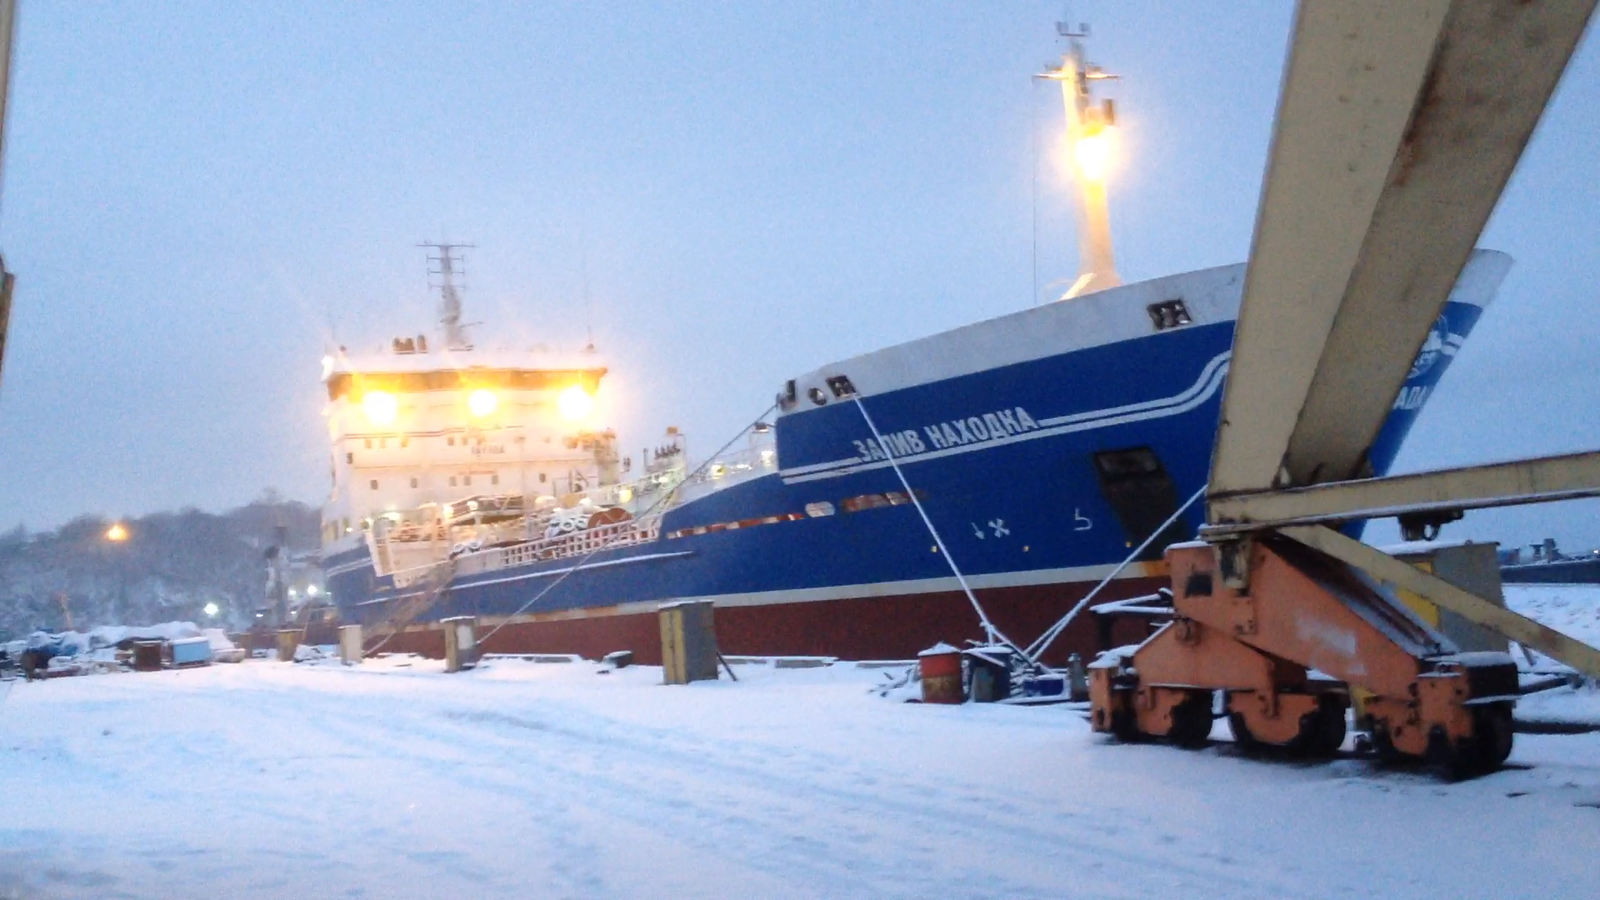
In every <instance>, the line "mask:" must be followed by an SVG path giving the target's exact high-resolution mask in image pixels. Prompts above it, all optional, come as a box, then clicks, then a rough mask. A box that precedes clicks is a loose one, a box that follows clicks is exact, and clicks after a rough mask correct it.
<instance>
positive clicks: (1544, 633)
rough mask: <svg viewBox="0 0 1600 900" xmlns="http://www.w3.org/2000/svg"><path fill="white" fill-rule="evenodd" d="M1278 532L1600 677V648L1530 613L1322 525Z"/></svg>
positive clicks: (1468, 619) (1584, 671)
mask: <svg viewBox="0 0 1600 900" xmlns="http://www.w3.org/2000/svg"><path fill="white" fill-rule="evenodd" d="M1279 533H1280V534H1283V535H1284V536H1286V537H1289V538H1292V539H1294V540H1296V541H1299V542H1300V543H1302V544H1305V545H1306V546H1308V547H1311V548H1312V549H1314V550H1320V551H1322V552H1323V553H1326V554H1327V555H1329V556H1331V557H1333V558H1334V559H1337V560H1340V561H1342V562H1345V563H1347V564H1349V565H1351V566H1354V567H1355V568H1357V569H1360V570H1361V571H1363V572H1366V573H1367V574H1368V575H1370V576H1372V577H1373V578H1376V579H1378V580H1379V581H1387V582H1389V583H1390V584H1392V585H1395V586H1396V587H1401V588H1404V589H1405V590H1408V591H1410V592H1412V593H1413V594H1416V595H1417V596H1419V597H1422V598H1424V599H1426V600H1428V601H1429V602H1432V603H1434V604H1437V605H1438V606H1439V608H1441V609H1447V610H1449V611H1451V612H1453V613H1455V614H1457V615H1459V616H1461V617H1462V618H1464V619H1466V620H1467V621H1469V622H1473V623H1476V624H1478V625H1482V626H1483V627H1484V628H1487V629H1489V630H1490V631H1493V632H1495V633H1497V634H1501V635H1504V636H1505V637H1507V638H1509V639H1511V640H1513V641H1516V642H1517V643H1519V644H1521V645H1522V646H1524V647H1530V648H1532V649H1534V650H1537V651H1539V652H1540V653H1543V654H1545V655H1547V656H1550V657H1553V658H1555V659H1558V660H1560V661H1562V662H1564V663H1566V664H1567V665H1569V666H1571V667H1573V668H1574V669H1577V670H1578V671H1579V672H1582V673H1583V674H1585V675H1588V676H1590V677H1593V678H1600V650H1596V649H1595V648H1593V647H1591V646H1589V645H1588V644H1585V643H1583V642H1582V641H1579V640H1576V639H1574V638H1571V637H1568V636H1567V635H1564V634H1562V633H1561V632H1559V631H1556V630H1555V629H1553V628H1550V627H1548V626H1545V625H1540V624H1539V623H1538V622H1535V621H1534V620H1532V619H1530V618H1528V617H1527V616H1522V615H1518V614H1517V613H1514V612H1512V611H1511V610H1509V609H1504V608H1502V607H1499V606H1496V605H1494V604H1493V603H1490V602H1489V601H1487V600H1485V599H1483V598H1482V597H1479V596H1477V595H1476V594H1473V593H1471V592H1469V591H1465V590H1462V589H1461V588H1458V587H1456V586H1455V585H1453V584H1451V583H1450V582H1448V581H1445V580H1444V579H1442V578H1438V577H1435V576H1433V575H1430V574H1429V573H1427V572H1424V571H1422V570H1421V569H1419V568H1417V567H1416V566H1413V565H1411V564H1409V563H1406V562H1402V561H1400V560H1398V559H1395V558H1394V557H1392V556H1390V555H1389V554H1387V553H1384V552H1383V551H1381V550H1377V549H1374V548H1372V547H1369V546H1367V545H1366V544H1363V543H1361V542H1360V541H1358V540H1355V539H1353V538H1348V537H1345V536H1344V535H1342V534H1340V533H1339V532H1337V531H1334V530H1333V529H1331V528H1327V527H1324V526H1321V525H1310V526H1302V527H1295V528H1284V529H1281V530H1280V532H1279Z"/></svg>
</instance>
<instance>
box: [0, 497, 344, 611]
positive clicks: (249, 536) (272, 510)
mask: <svg viewBox="0 0 1600 900" xmlns="http://www.w3.org/2000/svg"><path fill="white" fill-rule="evenodd" d="M110 524H111V523H110V522H109V521H107V520H105V519H101V518H98V517H83V518H79V519H75V520H73V521H72V522H69V523H67V524H66V525H63V526H62V527H61V528H59V529H56V530H54V531H45V532H37V533H29V532H26V531H24V530H22V529H17V530H14V531H12V532H10V533H7V534H5V535H3V536H0V637H3V636H4V635H5V633H6V632H10V633H11V634H12V635H25V634H27V633H28V632H29V631H32V630H34V629H44V630H47V631H61V630H63V629H65V628H66V625H67V622H66V614H65V613H63V606H65V608H66V610H67V611H68V612H70V614H71V616H72V619H73V622H72V624H73V625H74V626H75V627H76V628H78V629H79V630H83V629H86V628H89V627H92V626H95V625H106V624H127V625H148V624H153V623H156V622H165V621H169V620H172V619H196V620H198V619H199V618H200V614H201V612H200V611H201V609H202V607H204V606H205V604H206V603H208V602H215V603H216V604H217V605H218V606H219V607H221V608H222V611H223V612H222V616H221V617H220V618H221V619H222V621H220V622H219V624H222V625H226V626H232V627H242V626H244V625H246V624H248V621H249V616H250V613H251V610H252V609H254V608H255V607H256V606H258V605H260V603H261V596H262V589H263V588H262V586H263V584H264V583H265V567H264V563H263V559H262V554H263V552H264V551H265V549H266V548H267V547H269V546H271V545H272V543H273V540H274V532H275V528H276V526H278V525H283V526H285V527H286V528H287V529H288V539H289V546H290V547H291V549H293V550H296V551H314V550H315V549H316V548H317V544H318V529H319V521H318V513H317V511H316V510H315V509H313V508H311V507H309V506H306V505H305V504H303V503H294V502H278V501H273V500H263V501H259V502H256V503H252V504H250V505H248V506H244V507H240V508H238V509H235V510H230V511H229V512H225V513H222V514H220V515H218V514H213V513H206V512H200V511H198V510H192V509H190V510H184V511H181V512H176V513H158V514H155V515H150V516H145V517H143V518H139V519H132V520H128V521H127V522H126V523H125V524H126V528H127V531H128V539H127V540H126V541H123V542H121V543H114V542H111V541H107V540H106V539H105V532H106V529H107V527H108V526H109V525H110Z"/></svg>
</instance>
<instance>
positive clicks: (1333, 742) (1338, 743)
mask: <svg viewBox="0 0 1600 900" xmlns="http://www.w3.org/2000/svg"><path fill="white" fill-rule="evenodd" d="M1344 713H1345V704H1344V703H1343V702H1341V700H1340V698H1339V697H1337V696H1335V695H1333V694H1324V695H1323V696H1322V698H1321V699H1320V700H1319V701H1318V703H1317V709H1316V711H1315V712H1309V713H1306V714H1305V715H1303V716H1301V717H1300V733H1299V734H1298V735H1296V736H1295V739H1294V741H1293V742H1292V743H1291V744H1290V746H1289V749H1290V750H1292V751H1293V752H1295V753H1300V754H1304V755H1306V756H1332V755H1334V754H1335V753H1338V752H1339V748H1340V747H1342V746H1344V736H1345V721H1344V718H1345V716H1344Z"/></svg>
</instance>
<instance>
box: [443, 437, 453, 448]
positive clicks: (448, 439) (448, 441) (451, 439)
mask: <svg viewBox="0 0 1600 900" xmlns="http://www.w3.org/2000/svg"><path fill="white" fill-rule="evenodd" d="M444 442H445V443H446V444H449V445H450V446H452V447H454V446H455V445H456V439H455V438H454V437H447V438H445V439H444Z"/></svg>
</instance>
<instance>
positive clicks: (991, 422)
mask: <svg viewBox="0 0 1600 900" xmlns="http://www.w3.org/2000/svg"><path fill="white" fill-rule="evenodd" d="M1038 430H1039V423H1038V422H1037V421H1035V420H1034V418H1033V416H1030V415H1028V411H1027V410H1025V409H1023V408H1022V407H1020V406H1015V407H1012V408H1011V409H1002V410H998V411H996V412H989V413H984V414H983V415H981V416H968V417H967V418H965V419H952V420H950V421H948V422H939V423H937V424H934V425H925V426H923V428H922V430H921V431H920V432H919V431H918V430H917V429H915V428H907V429H906V430H905V431H894V432H890V433H889V434H885V435H883V442H882V444H880V443H879V442H878V441H876V440H874V439H872V438H867V439H865V440H860V441H855V442H854V443H855V445H856V456H857V458H859V459H862V460H866V461H873V460H880V459H888V458H890V457H896V458H899V457H906V456H915V455H917V454H918V453H926V452H927V451H928V450H929V449H933V450H946V449H949V448H951V447H960V446H963V445H966V444H981V443H985V442H988V441H997V440H1001V439H1004V438H1008V437H1011V436H1012V435H1015V434H1023V433H1026V432H1029V431H1038Z"/></svg>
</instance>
